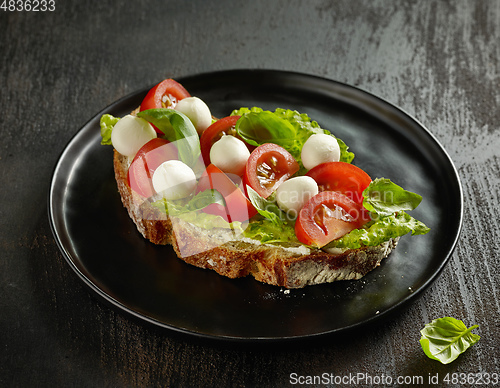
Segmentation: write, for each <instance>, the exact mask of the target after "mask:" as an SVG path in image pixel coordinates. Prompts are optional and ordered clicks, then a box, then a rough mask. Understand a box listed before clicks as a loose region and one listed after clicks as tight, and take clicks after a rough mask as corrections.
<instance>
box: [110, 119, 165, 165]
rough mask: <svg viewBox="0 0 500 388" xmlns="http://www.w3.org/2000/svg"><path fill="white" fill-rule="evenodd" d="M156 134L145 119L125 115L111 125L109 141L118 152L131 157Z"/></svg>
mask: <svg viewBox="0 0 500 388" xmlns="http://www.w3.org/2000/svg"><path fill="white" fill-rule="evenodd" d="M156 136H157V135H156V131H155V129H154V128H153V126H152V125H151V124H149V123H148V122H147V121H146V120H144V119H142V118H140V117H137V116H132V115H127V116H125V117H123V118H121V119H120V120H118V122H117V123H116V124H115V126H114V127H113V131H112V132H111V143H112V144H113V147H114V148H115V149H116V150H117V151H118V152H119V153H120V154H122V155H125V156H128V157H133V156H134V155H135V154H136V153H137V151H139V149H140V148H141V147H142V146H143V145H144V144H146V143H147V142H148V141H150V140H152V139H154V138H156Z"/></svg>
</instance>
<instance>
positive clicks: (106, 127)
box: [99, 114, 120, 145]
mask: <svg viewBox="0 0 500 388" xmlns="http://www.w3.org/2000/svg"><path fill="white" fill-rule="evenodd" d="M118 120H120V118H119V117H114V116H112V115H110V114H104V115H102V116H101V119H100V120H99V125H100V127H101V138H102V139H101V144H102V145H113V144H112V143H111V132H112V131H113V127H114V126H115V124H116V123H117V122H118Z"/></svg>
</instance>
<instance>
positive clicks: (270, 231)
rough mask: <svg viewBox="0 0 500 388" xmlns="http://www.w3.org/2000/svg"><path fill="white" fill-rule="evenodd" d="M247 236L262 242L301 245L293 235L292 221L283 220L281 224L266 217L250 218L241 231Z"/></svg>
mask: <svg viewBox="0 0 500 388" xmlns="http://www.w3.org/2000/svg"><path fill="white" fill-rule="evenodd" d="M243 235H244V236H245V237H247V238H251V239H254V240H258V241H260V242H261V243H263V244H287V245H294V246H300V245H303V244H301V243H300V242H299V240H298V239H297V236H295V227H294V223H293V222H288V221H284V222H283V223H281V224H278V223H276V222H273V221H271V220H270V219H268V218H264V217H262V218H261V219H257V220H252V222H250V223H249V224H248V226H247V228H246V229H245V231H244V232H243Z"/></svg>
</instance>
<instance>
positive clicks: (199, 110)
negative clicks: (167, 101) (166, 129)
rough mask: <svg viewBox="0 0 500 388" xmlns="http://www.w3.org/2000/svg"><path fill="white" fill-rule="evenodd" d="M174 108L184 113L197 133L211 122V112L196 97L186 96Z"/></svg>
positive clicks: (201, 131)
mask: <svg viewBox="0 0 500 388" xmlns="http://www.w3.org/2000/svg"><path fill="white" fill-rule="evenodd" d="M175 110H176V111H178V112H181V113H184V114H185V115H186V116H187V117H188V118H189V120H191V122H192V123H193V125H194V127H195V128H196V132H198V134H200V135H201V134H202V133H203V131H204V130H205V129H207V128H208V127H209V126H210V124H212V114H211V113H210V109H209V108H208V106H207V104H205V103H204V102H203V100H201V99H199V98H198V97H186V98H183V99H182V100H180V101H179V102H178V103H177V105H176V106H175Z"/></svg>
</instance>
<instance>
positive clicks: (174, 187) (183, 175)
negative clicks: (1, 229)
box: [153, 160, 196, 199]
mask: <svg viewBox="0 0 500 388" xmlns="http://www.w3.org/2000/svg"><path fill="white" fill-rule="evenodd" d="M195 187H196V176H195V174H194V171H193V170H192V169H191V167H189V166H188V165H187V164H185V163H183V162H181V161H180V160H167V161H166V162H163V163H162V164H160V165H159V166H158V168H157V169H156V170H155V172H154V173H153V188H154V189H155V191H156V192H157V193H158V194H160V195H161V196H163V198H166V199H180V198H185V197H187V196H189V195H190V194H191V193H192V192H193V191H194V189H195Z"/></svg>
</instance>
